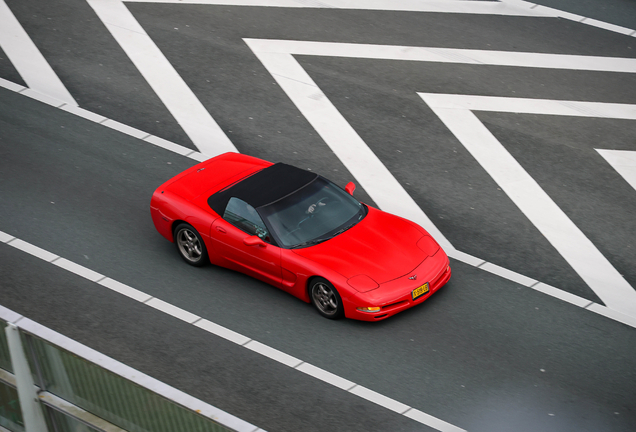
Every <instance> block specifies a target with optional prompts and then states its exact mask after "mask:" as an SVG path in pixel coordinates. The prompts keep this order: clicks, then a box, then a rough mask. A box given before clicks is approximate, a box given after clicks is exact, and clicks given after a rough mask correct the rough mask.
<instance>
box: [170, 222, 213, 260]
mask: <svg viewBox="0 0 636 432" xmlns="http://www.w3.org/2000/svg"><path fill="white" fill-rule="evenodd" d="M174 242H175V244H176V245H177V250H178V251H179V255H181V258H183V259H184V261H185V262H187V263H188V264H190V265H193V266H195V267H201V266H203V265H205V264H206V263H207V261H208V251H207V250H206V249H205V243H203V239H202V238H201V236H200V235H199V233H198V232H197V230H195V229H194V227H192V225H189V224H187V223H181V224H179V225H177V227H176V228H175V229H174Z"/></svg>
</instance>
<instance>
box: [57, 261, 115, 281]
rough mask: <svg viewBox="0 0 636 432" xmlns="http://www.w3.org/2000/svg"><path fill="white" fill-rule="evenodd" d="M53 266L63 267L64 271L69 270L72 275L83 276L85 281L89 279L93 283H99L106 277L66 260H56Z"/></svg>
mask: <svg viewBox="0 0 636 432" xmlns="http://www.w3.org/2000/svg"><path fill="white" fill-rule="evenodd" d="M52 264H54V265H56V266H58V267H62V268H63V269H64V270H68V271H70V272H71V273H75V274H76V275H78V276H81V277H83V278H84V279H88V280H89V281H91V282H97V281H99V280H101V279H104V275H102V274H99V273H97V272H95V271H93V270H91V269H89V268H86V267H84V266H81V265H79V264H76V263H74V262H73V261H69V260H67V259H66V258H58V259H56V260H54V261H53V262H52Z"/></svg>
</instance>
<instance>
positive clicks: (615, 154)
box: [595, 149, 636, 190]
mask: <svg viewBox="0 0 636 432" xmlns="http://www.w3.org/2000/svg"><path fill="white" fill-rule="evenodd" d="M595 150H596V151H597V152H598V154H600V155H601V156H603V159H605V160H606V161H607V163H608V164H610V165H611V166H612V168H614V169H615V170H616V172H617V173H619V174H620V175H621V176H622V177H623V178H624V179H625V181H626V182H627V183H629V184H630V185H631V187H633V188H634V189H635V190H636V151H630V150H602V149H595Z"/></svg>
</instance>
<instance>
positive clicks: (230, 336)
mask: <svg viewBox="0 0 636 432" xmlns="http://www.w3.org/2000/svg"><path fill="white" fill-rule="evenodd" d="M194 325H195V326H197V327H199V328H200V329H203V330H205V331H207V332H208V333H212V334H215V335H217V336H220V337H222V338H223V339H227V340H229V341H230V342H234V343H235V344H237V345H245V344H246V343H248V342H249V341H251V340H252V339H250V338H248V337H246V336H243V335H242V334H240V333H237V332H235V331H233V330H230V329H228V328H226V327H223V326H220V325H218V324H217V323H213V322H212V321H208V320H206V319H202V320H199V321H197V322H195V323H194Z"/></svg>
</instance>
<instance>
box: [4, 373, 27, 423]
mask: <svg viewBox="0 0 636 432" xmlns="http://www.w3.org/2000/svg"><path fill="white" fill-rule="evenodd" d="M0 426H2V427H3V428H5V429H8V430H10V431H12V432H24V421H23V419H22V411H20V402H19V401H18V391H17V390H16V389H14V388H13V387H11V386H9V385H7V384H5V383H4V382H2V381H0Z"/></svg>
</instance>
